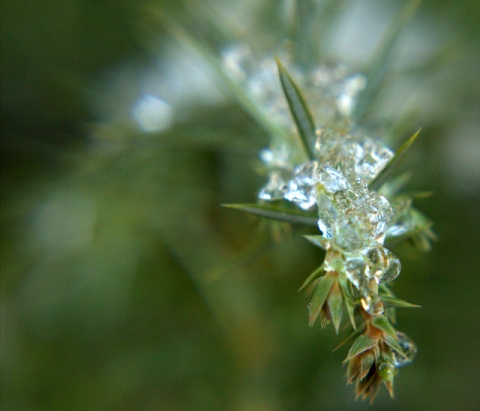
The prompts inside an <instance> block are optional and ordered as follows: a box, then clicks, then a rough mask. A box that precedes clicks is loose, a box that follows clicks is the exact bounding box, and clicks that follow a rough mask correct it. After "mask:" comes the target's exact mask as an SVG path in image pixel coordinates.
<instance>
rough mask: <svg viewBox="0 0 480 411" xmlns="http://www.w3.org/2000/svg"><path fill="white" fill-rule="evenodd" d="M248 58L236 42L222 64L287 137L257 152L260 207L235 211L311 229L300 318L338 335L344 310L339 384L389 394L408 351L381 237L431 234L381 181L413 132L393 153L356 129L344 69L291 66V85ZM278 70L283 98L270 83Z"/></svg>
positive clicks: (357, 89)
mask: <svg viewBox="0 0 480 411" xmlns="http://www.w3.org/2000/svg"><path fill="white" fill-rule="evenodd" d="M248 57H249V56H248V53H247V50H246V49H245V48H243V49H241V50H240V51H239V50H238V49H229V50H228V52H227V53H226V54H225V55H224V64H225V67H226V69H227V70H229V71H230V72H231V73H232V75H233V76H235V77H236V78H237V80H238V81H240V82H241V83H243V86H244V87H245V89H246V90H247V92H248V93H250V96H251V98H252V99H253V100H255V101H256V102H257V104H258V106H259V107H260V109H261V110H263V112H264V113H265V115H266V116H269V117H270V118H273V119H274V120H275V121H277V123H278V124H279V125H280V127H282V128H283V129H284V130H286V131H287V133H286V134H287V135H288V136H290V137H291V138H290V139H285V138H282V137H279V136H276V137H274V138H273V140H272V143H271V145H270V147H269V148H267V149H264V150H263V151H262V152H261V153H260V158H261V160H262V162H263V163H264V165H265V169H266V170H267V172H268V178H267V182H266V184H265V186H264V187H263V188H262V189H261V190H260V192H259V194H258V199H259V203H258V204H257V205H255V204H250V205H236V206H235V207H236V208H240V209H243V210H244V211H248V212H252V213H254V214H258V215H262V216H264V217H268V218H273V219H278V220H282V221H290V222H293V223H306V224H312V223H313V224H316V225H317V227H318V229H319V231H320V232H319V234H318V235H312V236H307V239H308V240H309V241H311V242H312V243H313V244H315V245H316V246H318V247H320V248H322V249H323V250H325V260H324V262H323V264H322V265H321V266H320V267H319V268H318V269H317V270H315V271H314V272H313V273H312V274H311V275H310V276H309V277H308V278H307V280H306V281H305V283H304V284H303V286H302V287H301V289H307V290H311V292H312V293H313V295H312V298H311V301H310V303H309V305H308V309H309V323H310V325H311V326H313V324H314V323H315V322H316V320H317V319H319V318H320V321H321V324H322V326H325V325H327V324H329V323H330V322H331V323H333V326H334V328H335V330H336V332H337V333H338V331H339V329H340V326H341V322H342V314H343V311H344V308H343V307H345V310H346V312H347V313H348V317H349V320H350V322H351V324H352V327H353V330H354V331H353V333H352V335H353V336H355V337H356V340H355V341H354V343H353V346H352V348H351V349H350V352H349V354H348V356H347V358H346V360H345V363H348V367H347V380H348V383H356V390H357V396H359V397H362V398H367V397H368V398H370V399H372V400H373V398H374V397H375V396H376V394H377V392H378V388H379V386H380V383H381V382H382V381H383V383H384V384H385V385H386V387H387V389H388V391H389V392H390V394H391V395H392V396H393V378H394V375H395V374H396V371H397V368H399V367H400V366H403V365H406V364H408V363H410V362H411V361H412V359H413V356H414V355H415V353H416V347H415V345H414V343H413V342H412V341H411V340H410V339H409V338H408V337H407V336H406V335H405V334H403V333H401V332H397V331H396V330H395V329H394V328H393V326H392V324H391V323H392V322H393V320H394V312H393V310H394V308H395V307H413V306H414V305H413V304H409V303H407V302H405V301H402V300H399V299H397V298H396V297H395V296H394V295H393V294H392V293H391V291H390V290H389V288H388V287H387V285H386V284H385V283H387V282H389V281H392V280H394V279H395V278H396V277H397V276H398V275H399V274H400V270H401V263H400V260H399V259H398V257H397V256H395V255H394V254H393V253H392V252H391V251H390V250H388V249H387V248H386V247H385V241H386V240H387V239H392V238H395V239H397V240H404V239H406V240H409V241H411V242H412V243H414V244H417V245H420V246H421V247H422V248H423V249H428V247H429V240H431V239H432V238H433V236H434V235H433V232H432V231H431V229H430V223H429V222H428V220H427V219H426V218H425V217H423V216H422V215H421V214H420V213H419V212H418V211H417V210H416V209H414V208H413V206H412V199H411V198H408V197H405V196H402V195H399V194H397V192H396V190H395V189H394V188H392V187H393V186H392V185H389V184H388V183H386V182H385V180H386V177H387V176H388V173H390V172H391V170H392V167H393V166H394V165H395V164H396V163H397V162H398V160H399V158H400V156H401V155H403V153H404V152H405V151H406V149H407V148H408V147H409V146H410V145H411V144H412V143H413V141H414V140H415V139H416V137H417V136H418V132H417V133H415V134H414V135H413V136H412V137H411V138H410V139H409V140H408V141H407V142H406V143H405V144H404V145H403V146H402V147H400V148H399V150H398V151H397V152H396V153H394V151H392V150H391V149H390V148H388V147H387V146H386V145H385V144H383V143H382V142H380V141H379V139H378V138H375V137H376V136H375V133H372V132H370V131H368V130H364V129H361V128H360V127H358V126H356V125H355V124H354V123H353V121H352V118H353V115H354V113H355V110H356V101H357V97H358V95H359V93H361V91H362V90H363V88H365V87H366V79H365V77H364V76H363V75H361V74H358V73H351V72H349V71H348V70H347V69H346V68H345V67H344V66H332V67H327V66H322V67H320V68H317V69H315V70H313V71H311V72H308V73H303V72H300V71H299V70H297V71H294V72H295V74H296V76H297V77H298V79H299V80H298V83H297V82H295V81H294V80H293V78H292V76H291V75H290V74H289V72H287V70H286V69H285V67H284V66H283V65H282V64H281V63H280V62H279V61H278V60H277V62H276V64H275V62H274V60H273V59H264V60H263V61H262V62H261V64H260V65H259V66H258V67H257V70H255V69H254V67H253V66H251V65H250V66H249V65H248V64H247V61H248ZM277 70H278V74H279V80H280V83H281V89H283V94H284V96H282V95H281V93H280V91H279V89H280V87H278V81H277V84H275V81H274V79H275V77H276V71H277ZM301 88H303V89H305V93H302V92H301V91H300V89H301ZM307 102H308V104H307ZM289 118H291V119H293V123H292V122H288V119H289ZM314 119H315V120H316V121H317V122H318V123H316V121H315V120H314ZM359 318H360V319H361V320H360V321H359Z"/></svg>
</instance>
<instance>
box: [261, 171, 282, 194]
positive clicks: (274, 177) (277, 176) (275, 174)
mask: <svg viewBox="0 0 480 411" xmlns="http://www.w3.org/2000/svg"><path fill="white" fill-rule="evenodd" d="M287 174H288V173H287V172H286V171H283V170H275V171H272V172H271V173H270V178H269V180H268V183H267V184H266V185H265V187H263V188H262V189H261V190H260V192H259V193H258V198H259V199H260V200H267V201H274V200H281V199H283V196H284V195H285V193H286V192H287V190H288V183H287V181H288V176H287Z"/></svg>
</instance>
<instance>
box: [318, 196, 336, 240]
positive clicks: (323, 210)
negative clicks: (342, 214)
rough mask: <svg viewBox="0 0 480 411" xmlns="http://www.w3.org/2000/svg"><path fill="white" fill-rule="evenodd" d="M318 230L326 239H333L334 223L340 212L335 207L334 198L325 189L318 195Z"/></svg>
mask: <svg viewBox="0 0 480 411" xmlns="http://www.w3.org/2000/svg"><path fill="white" fill-rule="evenodd" d="M317 207H318V228H319V229H320V231H321V232H322V234H323V236H324V237H327V238H332V236H333V223H334V222H335V220H336V219H337V218H338V215H339V210H338V209H337V208H336V207H335V204H334V202H333V196H332V195H331V194H329V193H327V192H326V191H325V190H323V189H319V190H318V193H317Z"/></svg>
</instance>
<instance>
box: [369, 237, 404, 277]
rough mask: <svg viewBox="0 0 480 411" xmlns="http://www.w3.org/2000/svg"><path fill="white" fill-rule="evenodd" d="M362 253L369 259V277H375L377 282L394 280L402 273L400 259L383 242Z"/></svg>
mask: <svg viewBox="0 0 480 411" xmlns="http://www.w3.org/2000/svg"><path fill="white" fill-rule="evenodd" d="M362 254H363V255H364V256H365V258H366V259H367V271H366V275H367V277H368V278H374V279H375V280H376V282H377V283H386V282H389V281H393V280H394V279H395V278H397V277H398V275H399V274H400V271H401V264H400V260H399V259H398V257H397V256H396V255H394V254H393V253H392V252H391V251H389V250H387V249H386V248H384V247H383V246H382V245H381V244H378V243H377V244H375V245H374V246H373V247H367V248H365V249H364V250H362Z"/></svg>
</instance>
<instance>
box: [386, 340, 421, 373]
mask: <svg viewBox="0 0 480 411" xmlns="http://www.w3.org/2000/svg"><path fill="white" fill-rule="evenodd" d="M397 340H398V343H399V344H400V347H402V350H403V353H404V354H405V356H403V355H401V354H399V353H398V352H397V351H395V350H392V353H393V361H394V364H395V367H397V368H400V367H403V366H405V365H408V364H410V363H411V362H412V361H413V360H414V358H415V355H416V354H417V346H416V345H415V343H414V342H413V341H412V340H411V339H410V338H409V337H408V336H407V335H406V334H404V333H402V332H397Z"/></svg>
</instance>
